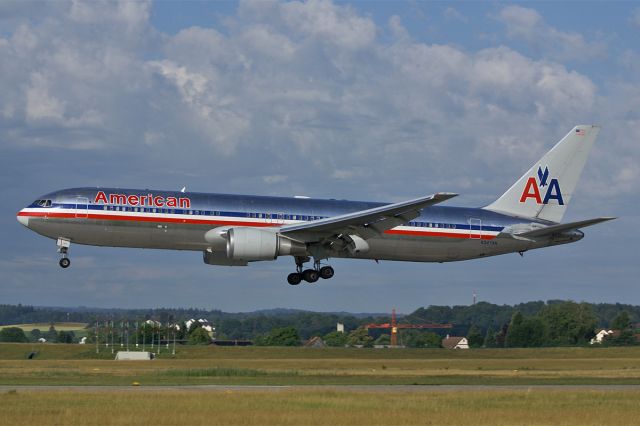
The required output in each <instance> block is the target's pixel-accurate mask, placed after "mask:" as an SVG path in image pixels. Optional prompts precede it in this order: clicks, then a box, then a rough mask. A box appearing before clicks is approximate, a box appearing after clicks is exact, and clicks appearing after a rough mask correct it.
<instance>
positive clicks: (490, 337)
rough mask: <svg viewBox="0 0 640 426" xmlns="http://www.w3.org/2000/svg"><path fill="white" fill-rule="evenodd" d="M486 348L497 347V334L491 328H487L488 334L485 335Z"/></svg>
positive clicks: (484, 345) (483, 345)
mask: <svg viewBox="0 0 640 426" xmlns="http://www.w3.org/2000/svg"><path fill="white" fill-rule="evenodd" d="M482 347H484V348H495V347H496V332H495V331H493V329H492V328H491V327H489V328H487V332H486V333H485V335H484V341H483V342H482Z"/></svg>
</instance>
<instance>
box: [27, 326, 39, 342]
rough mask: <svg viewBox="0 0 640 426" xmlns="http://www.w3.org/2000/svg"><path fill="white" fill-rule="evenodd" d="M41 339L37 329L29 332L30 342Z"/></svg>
mask: <svg viewBox="0 0 640 426" xmlns="http://www.w3.org/2000/svg"><path fill="white" fill-rule="evenodd" d="M41 337H42V332H41V331H40V330H39V329H37V328H34V329H33V330H31V332H29V338H30V339H31V341H32V342H37V341H38V339H40V338H41Z"/></svg>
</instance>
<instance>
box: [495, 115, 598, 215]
mask: <svg viewBox="0 0 640 426" xmlns="http://www.w3.org/2000/svg"><path fill="white" fill-rule="evenodd" d="M599 131H600V128H599V127H598V126H593V125H580V126H576V127H574V128H573V130H571V131H570V132H569V133H568V134H567V135H566V136H565V137H564V138H562V140H561V141H560V142H558V143H557V144H556V146H554V147H553V148H551V150H550V151H549V152H547V153H546V154H545V155H544V156H543V157H542V158H541V159H540V160H539V161H538V162H536V163H535V164H534V165H533V166H532V167H531V168H530V169H529V171H528V172H527V173H525V174H524V175H523V176H522V177H521V178H520V179H519V180H518V181H517V182H516V183H515V184H513V186H512V187H511V188H509V189H508V190H507V192H505V193H504V194H502V196H501V197H500V198H498V199H497V200H496V201H494V202H493V203H491V204H489V205H488V206H486V207H485V209H487V210H493V211H496V212H500V213H505V214H509V215H513V216H520V217H526V218H532V219H542V220H549V221H552V222H557V223H559V222H560V221H562V217H563V216H564V213H565V211H566V210H567V206H568V205H569V202H570V201H571V197H572V196H573V191H574V190H575V188H576V184H577V183H578V179H579V178H580V174H581V173H582V169H583V168H584V165H585V163H586V162H587V157H588V156H589V152H590V151H591V147H593V143H594V142H595V140H596V137H597V136H598V132H599Z"/></svg>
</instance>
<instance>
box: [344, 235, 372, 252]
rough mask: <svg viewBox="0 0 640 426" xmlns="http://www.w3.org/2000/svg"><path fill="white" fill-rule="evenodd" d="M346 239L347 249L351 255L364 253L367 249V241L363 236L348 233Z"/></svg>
mask: <svg viewBox="0 0 640 426" xmlns="http://www.w3.org/2000/svg"><path fill="white" fill-rule="evenodd" d="M347 239H348V242H349V244H348V245H347V250H349V253H351V254H352V255H355V254H359V253H366V252H368V251H369V243H368V242H367V241H366V240H364V239H363V238H361V237H359V236H357V235H349V236H348V237H347Z"/></svg>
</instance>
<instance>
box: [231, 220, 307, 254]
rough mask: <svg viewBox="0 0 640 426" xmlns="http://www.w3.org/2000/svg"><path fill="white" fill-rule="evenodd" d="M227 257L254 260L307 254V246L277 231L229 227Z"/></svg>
mask: <svg viewBox="0 0 640 426" xmlns="http://www.w3.org/2000/svg"><path fill="white" fill-rule="evenodd" d="M226 239H227V257H228V258H229V259H234V260H244V261H247V262H252V261H256V260H274V259H275V258H277V257H278V256H287V255H292V256H306V255H307V246H306V245H305V244H304V243H300V242H298V241H293V240H290V239H288V238H285V237H283V236H282V235H280V234H277V233H276V232H272V231H267V230H263V229H256V228H229V230H228V231H227V233H226Z"/></svg>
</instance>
